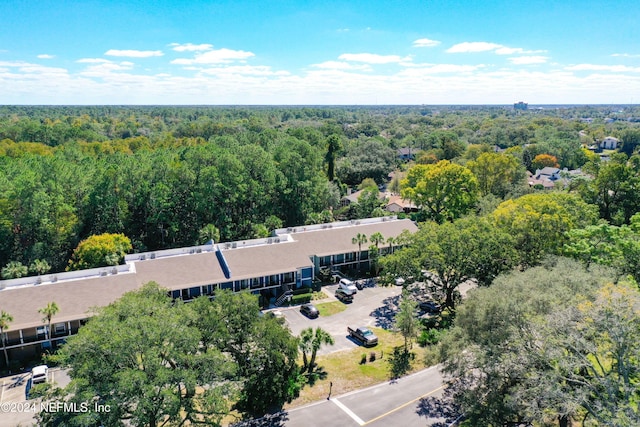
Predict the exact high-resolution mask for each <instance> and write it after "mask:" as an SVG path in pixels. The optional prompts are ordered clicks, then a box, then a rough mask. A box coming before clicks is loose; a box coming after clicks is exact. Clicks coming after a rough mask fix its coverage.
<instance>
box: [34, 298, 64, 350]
mask: <svg viewBox="0 0 640 427" xmlns="http://www.w3.org/2000/svg"><path fill="white" fill-rule="evenodd" d="M58 311H60V307H58V304H56V303H55V301H51V302H49V303H47V305H46V307H42V308H40V309H38V313H40V314H42V315H43V316H44V317H43V318H42V322H43V323H46V324H47V339H48V340H49V342H51V338H52V337H51V319H53V316H55V315H56V314H58Z"/></svg>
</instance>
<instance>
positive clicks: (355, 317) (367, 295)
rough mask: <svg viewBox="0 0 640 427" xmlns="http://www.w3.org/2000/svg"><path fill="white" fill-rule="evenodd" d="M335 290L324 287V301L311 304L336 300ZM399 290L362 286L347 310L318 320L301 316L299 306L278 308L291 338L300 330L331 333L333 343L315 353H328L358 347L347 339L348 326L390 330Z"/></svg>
mask: <svg viewBox="0 0 640 427" xmlns="http://www.w3.org/2000/svg"><path fill="white" fill-rule="evenodd" d="M337 288H338V285H328V286H323V287H322V291H323V292H324V293H325V294H326V295H327V298H326V299H323V300H321V301H313V304H314V305H318V304H322V303H324V302H330V301H337V299H336V298H335V296H334V293H335V291H336V289H337ZM401 291H402V287H400V286H388V287H382V286H373V287H365V288H364V289H362V290H359V291H358V293H357V294H356V295H355V297H354V299H353V302H352V303H349V304H345V307H346V310H344V311H342V312H340V313H337V314H334V315H332V316H327V317H324V316H320V317H318V318H317V319H309V318H307V317H306V316H304V315H303V314H302V313H300V308H299V306H294V307H290V308H284V309H280V311H281V312H282V314H283V315H284V317H285V319H286V321H287V324H288V325H289V328H290V329H291V332H292V333H293V334H294V335H299V334H300V332H301V331H302V330H303V329H306V328H309V327H313V328H316V327H318V326H319V327H321V328H322V329H324V330H325V331H327V332H328V333H330V334H331V336H332V337H333V339H334V341H335V344H334V345H327V346H322V347H321V348H320V350H319V351H318V354H327V353H331V352H334V351H340V350H347V349H351V348H355V347H357V346H358V344H357V343H356V342H354V341H353V340H351V339H350V338H349V337H348V335H347V326H351V327H358V326H368V327H376V328H384V329H390V328H391V327H392V325H393V316H394V314H395V312H396V310H397V304H398V300H399V297H400V294H401Z"/></svg>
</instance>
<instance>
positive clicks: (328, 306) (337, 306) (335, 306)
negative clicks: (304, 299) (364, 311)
mask: <svg viewBox="0 0 640 427" xmlns="http://www.w3.org/2000/svg"><path fill="white" fill-rule="evenodd" d="M315 306H316V308H317V309H318V311H319V312H320V316H331V315H334V314H337V313H340V312H341V311H344V310H346V309H347V306H346V305H345V304H344V303H342V302H340V301H331V302H323V303H320V304H315Z"/></svg>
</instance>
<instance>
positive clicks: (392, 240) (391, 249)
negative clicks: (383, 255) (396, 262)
mask: <svg viewBox="0 0 640 427" xmlns="http://www.w3.org/2000/svg"><path fill="white" fill-rule="evenodd" d="M394 243H396V239H395V237H387V245H389V253H390V254H392V253H393V244H394Z"/></svg>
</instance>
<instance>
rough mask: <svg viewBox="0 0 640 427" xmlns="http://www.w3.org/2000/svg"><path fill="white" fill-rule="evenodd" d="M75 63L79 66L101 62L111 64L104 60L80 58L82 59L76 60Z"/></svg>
mask: <svg viewBox="0 0 640 427" xmlns="http://www.w3.org/2000/svg"><path fill="white" fill-rule="evenodd" d="M76 62H79V63H81V64H100V63H103V62H111V61H109V60H108V59H104V58H82V59H78V60H77V61H76Z"/></svg>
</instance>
